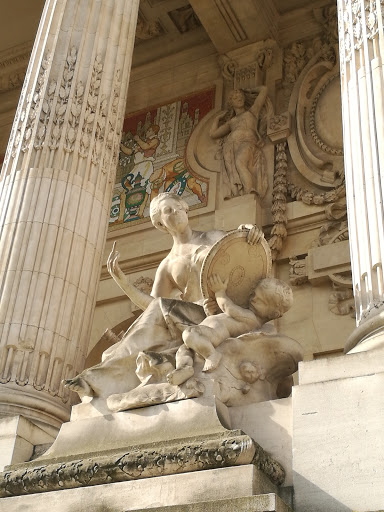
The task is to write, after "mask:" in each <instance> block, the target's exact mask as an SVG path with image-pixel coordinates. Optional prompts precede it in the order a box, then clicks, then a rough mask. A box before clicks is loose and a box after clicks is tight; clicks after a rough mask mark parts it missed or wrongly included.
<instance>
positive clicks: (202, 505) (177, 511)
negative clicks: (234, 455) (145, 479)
mask: <svg viewBox="0 0 384 512" xmlns="http://www.w3.org/2000/svg"><path fill="white" fill-rule="evenodd" d="M125 512H128V510H127V511H125ZM129 512H292V509H291V508H290V507H289V506H288V505H287V504H286V503H284V501H282V500H281V499H280V498H279V497H278V496H277V495H276V494H274V493H271V494H259V495H257V496H245V497H241V498H232V499H225V500H216V501H202V502H199V503H188V504H185V505H171V506H168V507H167V506H165V507H164V506H162V507H151V508H140V509H130V510H129Z"/></svg>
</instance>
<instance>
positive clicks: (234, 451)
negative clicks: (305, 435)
mask: <svg viewBox="0 0 384 512" xmlns="http://www.w3.org/2000/svg"><path fill="white" fill-rule="evenodd" d="M105 407H106V406H105V401H104V400H102V399H96V400H95V399H94V400H93V401H92V402H91V403H88V404H80V405H79V406H77V407H75V408H74V411H73V414H72V420H71V422H69V423H66V424H64V425H63V426H62V428H61V431H60V433H59V435H58V438H57V440H56V441H55V443H54V444H53V445H52V447H51V448H50V449H49V450H48V451H47V452H46V453H45V454H44V455H42V456H41V457H39V458H38V459H37V460H34V461H32V462H29V463H24V464H18V465H17V464H16V465H12V466H9V467H7V468H5V472H4V473H3V474H2V475H1V484H0V497H1V499H0V507H1V505H3V504H4V506H6V507H7V510H9V511H12V512H13V511H18V510H21V509H22V508H23V507H24V510H25V509H30V510H33V509H34V508H36V507H37V506H38V507H40V508H41V509H43V508H53V509H55V510H58V511H60V512H69V511H71V510H73V508H74V507H75V503H76V504H77V506H78V507H79V503H80V504H81V510H82V511H84V512H85V511H88V510H89V511H91V510H98V507H100V510H141V509H144V508H145V509H147V508H151V507H163V508H165V507H172V506H177V507H181V508H180V510H184V508H183V507H185V506H192V504H193V507H197V508H196V510H200V508H201V507H202V506H203V505H202V503H203V502H207V507H208V508H209V507H211V509H212V510H219V508H220V507H219V505H220V503H221V501H220V500H226V502H224V501H223V502H222V503H221V504H222V505H223V510H231V509H230V508H229V507H230V503H231V502H233V505H232V506H235V504H236V503H237V501H236V500H237V499H240V498H244V499H245V498H247V499H249V500H250V503H251V502H252V503H253V502H255V507H256V508H255V509H254V510H271V511H272V510H281V511H288V510H289V508H288V507H287V506H286V505H285V504H284V503H283V502H280V500H279V499H278V498H277V495H280V496H281V497H282V498H283V499H284V500H285V502H287V501H290V498H291V496H290V492H289V489H286V488H285V489H284V490H283V489H281V484H282V483H283V481H284V477H285V471H284V469H283V468H282V466H281V465H280V464H279V463H278V462H277V461H276V460H274V459H273V458H272V457H271V456H270V455H269V454H268V453H267V452H265V451H264V449H263V448H262V447H261V446H260V445H258V444H257V443H256V442H255V441H254V440H253V439H252V438H251V437H250V436H249V435H247V434H244V433H243V432H242V431H241V430H234V429H233V428H232V426H231V425H230V422H231V419H230V415H229V413H228V410H227V408H226V407H225V406H223V404H221V403H220V402H218V401H217V400H215V399H214V398H213V397H210V398H198V399H190V400H181V401H178V402H173V403H169V404H161V405H156V406H152V407H147V408H143V409H135V410H132V411H129V412H119V413H113V414H112V413H110V411H108V410H106V409H105ZM243 416H247V415H246V414H245V413H243ZM262 495H267V496H266V497H265V496H262ZM128 496H129V499H127V497H128ZM37 504H38V505H37ZM262 505H263V506H266V507H270V508H257V507H261V506H262ZM199 507H200V508H199ZM239 507H240V508H239V510H243V509H244V510H245V508H244V507H246V502H245V501H244V502H243V501H241V503H240V502H239ZM241 507H243V508H241ZM252 507H253V505H252ZM273 507H275V508H273ZM279 507H280V508H279ZM175 510H178V508H176V509H175Z"/></svg>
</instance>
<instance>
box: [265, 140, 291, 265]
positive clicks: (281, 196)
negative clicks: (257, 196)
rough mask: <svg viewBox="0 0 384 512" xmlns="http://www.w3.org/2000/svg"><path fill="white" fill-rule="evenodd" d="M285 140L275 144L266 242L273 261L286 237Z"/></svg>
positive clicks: (286, 165) (286, 164)
mask: <svg viewBox="0 0 384 512" xmlns="http://www.w3.org/2000/svg"><path fill="white" fill-rule="evenodd" d="M287 167H288V163H287V142H286V141H284V142H280V143H278V144H276V157H275V173H274V176H273V191H272V197H273V202H272V209H271V210H272V216H273V227H272V231H271V235H272V236H271V238H270V239H269V241H268V243H269V246H270V248H271V253H272V260H273V261H275V260H276V258H277V256H278V254H279V252H280V251H281V249H282V247H283V241H284V239H285V238H286V237H287V227H286V226H287V216H286V203H287V191H288V188H287Z"/></svg>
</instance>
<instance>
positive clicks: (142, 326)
mask: <svg viewBox="0 0 384 512" xmlns="http://www.w3.org/2000/svg"><path fill="white" fill-rule="evenodd" d="M150 215H151V220H152V223H153V225H154V226H155V227H156V228H157V229H159V230H160V231H163V232H165V233H168V234H170V235H171V236H172V238H173V246H172V249H171V251H170V253H169V254H168V256H167V257H166V258H165V259H164V260H163V261H162V262H161V263H160V265H159V267H158V269H157V271H156V275H155V279H154V283H153V288H152V291H151V295H147V294H146V293H144V292H142V291H140V290H139V289H137V288H136V287H135V286H133V285H132V284H131V283H129V281H128V279H127V277H126V276H125V274H124V273H123V272H122V270H121V268H120V267H119V264H118V259H119V252H118V251H117V250H116V247H115V245H114V247H113V248H112V252H111V254H110V255H109V258H108V262H107V268H108V271H109V272H110V274H111V276H112V277H113V279H114V280H115V282H116V283H117V284H118V285H119V287H120V288H121V289H122V290H123V291H124V293H125V294H126V295H127V296H128V297H129V298H130V299H131V300H132V302H134V304H136V305H137V306H138V307H139V308H140V309H142V310H143V314H142V315H141V316H140V317H139V318H138V319H137V320H136V321H135V322H134V323H133V324H132V325H131V326H130V328H129V329H128V330H127V332H126V333H125V335H124V336H123V338H122V339H121V341H119V342H118V343H116V344H115V345H113V346H112V347H110V348H109V349H108V350H106V351H105V352H104V354H103V358H102V362H101V363H100V364H98V365H96V366H94V367H92V368H89V369H86V370H84V371H83V372H82V373H81V374H80V375H78V376H76V377H74V378H73V379H68V380H66V381H65V384H66V386H67V387H68V388H69V389H71V390H73V391H75V392H77V393H78V394H79V396H80V397H81V398H82V399H83V400H84V399H87V398H89V397H93V396H99V397H108V396H110V395H111V394H113V393H123V392H127V391H129V390H131V389H133V388H135V387H136V386H137V385H138V384H139V383H140V381H139V379H138V377H137V375H136V374H135V370H136V358H137V356H138V354H139V353H141V352H143V351H156V352H163V351H172V350H173V353H174V352H175V351H176V348H178V347H179V346H180V345H181V344H182V338H181V333H182V331H183V330H185V328H186V327H189V326H191V325H197V324H200V323H201V322H202V321H203V320H204V318H205V317H206V314H207V315H210V314H214V313H215V312H216V310H217V303H216V301H215V300H214V299H213V300H212V299H206V300H205V301H203V299H202V294H201V289H200V271H201V266H202V262H203V260H204V257H205V255H206V254H207V252H208V251H209V250H210V248H211V247H212V246H213V245H214V244H215V243H216V242H217V241H218V240H219V239H221V238H222V237H223V235H225V232H224V231H219V230H214V231H207V232H201V231H195V230H192V228H191V227H190V225H189V221H188V205H187V203H186V202H185V201H184V200H183V199H181V197H180V196H178V195H176V194H172V193H162V194H159V195H158V196H157V197H156V198H154V199H153V201H152V202H151V206H150ZM247 227H248V228H249V233H248V236H247V241H248V243H249V244H250V245H253V244H257V243H258V241H259V240H260V239H261V237H263V234H262V232H261V230H260V229H259V228H257V227H256V226H253V227H252V226H247ZM241 228H242V229H244V225H242V226H241Z"/></svg>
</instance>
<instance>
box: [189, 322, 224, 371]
mask: <svg viewBox="0 0 384 512" xmlns="http://www.w3.org/2000/svg"><path fill="white" fill-rule="evenodd" d="M182 336H183V340H184V343H185V345H186V346H187V347H188V348H190V349H192V350H193V351H194V352H197V353H198V354H199V355H200V356H201V357H203V358H204V359H205V364H204V368H203V372H211V371H213V370H216V368H217V367H218V366H219V363H220V360H221V354H220V353H219V352H217V351H216V350H215V346H214V344H213V343H211V341H213V342H214V343H215V344H218V343H217V342H218V341H220V340H219V337H218V336H217V333H216V332H215V331H214V329H212V328H211V327H207V326H201V325H200V326H196V327H189V328H188V329H186V330H185V331H184V332H183V335H182Z"/></svg>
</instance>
